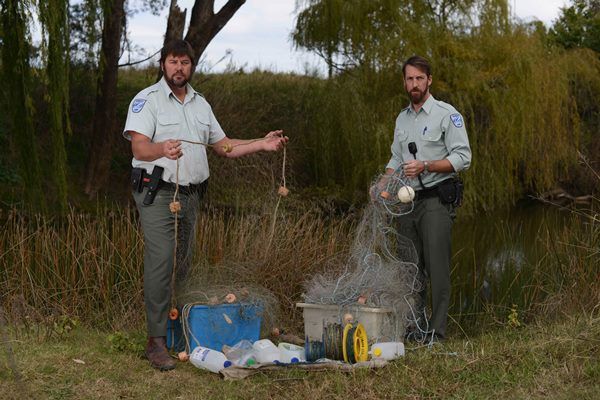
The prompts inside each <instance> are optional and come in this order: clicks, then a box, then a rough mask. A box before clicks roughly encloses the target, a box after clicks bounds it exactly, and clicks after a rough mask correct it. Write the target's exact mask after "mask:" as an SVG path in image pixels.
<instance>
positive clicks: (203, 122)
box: [194, 114, 210, 143]
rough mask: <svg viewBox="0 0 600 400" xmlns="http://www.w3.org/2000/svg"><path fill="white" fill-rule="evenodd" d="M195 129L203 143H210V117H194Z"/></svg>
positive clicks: (199, 115) (198, 115)
mask: <svg viewBox="0 0 600 400" xmlns="http://www.w3.org/2000/svg"><path fill="white" fill-rule="evenodd" d="M194 127H195V130H196V134H197V135H198V138H199V139H200V140H201V141H202V142H204V143H208V138H209V133H210V119H209V118H208V116H207V115H203V114H197V115H196V116H195V117H194Z"/></svg>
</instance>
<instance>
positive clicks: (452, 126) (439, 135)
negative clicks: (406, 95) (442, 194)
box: [386, 95, 471, 190]
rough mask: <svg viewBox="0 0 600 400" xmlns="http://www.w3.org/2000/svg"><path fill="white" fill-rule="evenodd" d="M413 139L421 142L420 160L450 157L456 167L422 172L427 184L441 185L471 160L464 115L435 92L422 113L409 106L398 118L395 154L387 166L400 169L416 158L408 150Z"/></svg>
mask: <svg viewBox="0 0 600 400" xmlns="http://www.w3.org/2000/svg"><path fill="white" fill-rule="evenodd" d="M410 142H415V144H416V145H417V153H416V154H415V156H416V158H417V160H422V161H430V160H443V159H448V161H450V164H452V166H453V167H454V171H455V172H453V173H439V172H430V173H422V174H421V180H422V181H423V184H424V185H425V186H426V187H431V186H435V185H437V184H438V183H440V182H441V181H443V180H444V179H447V178H449V177H451V176H454V175H456V172H460V171H462V170H463V169H466V168H468V167H469V165H470V164H471V148H470V147H469V138H468V137H467V130H466V129H465V123H464V119H463V117H462V115H460V113H459V112H458V111H456V109H455V108H454V107H452V106H451V105H450V104H448V103H444V102H443V101H439V100H436V99H434V98H433V96H432V95H429V98H428V99H427V100H426V101H425V103H424V104H423V107H421V109H420V110H419V112H418V113H417V112H415V110H414V109H413V108H412V106H409V107H407V108H405V109H404V110H402V111H401V112H400V114H399V115H398V117H397V118H396V128H395V130H394V141H393V143H392V158H391V159H390V161H389V163H388V164H387V167H386V168H391V169H393V170H396V169H398V168H400V167H401V166H402V165H403V164H404V163H405V162H407V161H409V160H413V159H414V157H413V155H412V154H411V153H410V151H409V150H408V144H409V143H410ZM408 183H409V184H410V185H411V186H412V187H413V188H414V189H415V190H421V189H422V187H421V185H420V183H419V180H418V179H411V180H410V182H408Z"/></svg>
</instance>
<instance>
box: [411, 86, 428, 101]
mask: <svg viewBox="0 0 600 400" xmlns="http://www.w3.org/2000/svg"><path fill="white" fill-rule="evenodd" d="M428 92H429V86H427V89H425V91H422V90H419V89H413V90H411V91H410V92H409V93H408V95H409V96H410V100H411V103H412V104H421V102H422V101H423V99H424V98H425V96H426V95H427V93H428Z"/></svg>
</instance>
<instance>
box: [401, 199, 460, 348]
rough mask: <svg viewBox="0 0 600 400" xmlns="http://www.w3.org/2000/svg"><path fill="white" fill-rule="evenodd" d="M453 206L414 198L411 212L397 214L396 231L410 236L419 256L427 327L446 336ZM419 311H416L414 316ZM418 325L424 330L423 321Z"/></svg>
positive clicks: (407, 236) (422, 305)
mask: <svg viewBox="0 0 600 400" xmlns="http://www.w3.org/2000/svg"><path fill="white" fill-rule="evenodd" d="M455 215H456V214H455V212H454V206H453V205H451V204H442V202H441V201H440V199H439V198H438V197H437V196H436V197H431V198H426V199H423V200H417V201H415V205H414V209H413V211H412V212H411V213H409V214H406V215H403V216H401V217H399V229H398V232H399V233H400V234H401V235H403V236H405V237H406V238H408V239H410V240H411V241H412V242H413V244H414V246H415V249H416V251H417V254H418V255H419V278H420V280H421V282H422V288H423V289H422V290H421V293H420V294H421V310H424V308H425V306H426V305H427V290H426V288H427V280H428V279H429V281H430V286H431V311H432V313H431V318H430V319H429V324H428V326H427V328H428V329H429V330H430V331H431V330H435V331H434V332H435V334H436V335H438V336H439V337H441V338H444V337H445V335H446V321H447V318H448V307H449V304H450V259H451V257H452V251H451V242H452V238H451V235H452V223H453V221H454V218H455ZM420 314H421V315H422V313H417V315H420ZM419 328H421V329H425V328H426V326H425V325H424V324H420V325H419Z"/></svg>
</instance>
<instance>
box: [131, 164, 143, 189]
mask: <svg viewBox="0 0 600 400" xmlns="http://www.w3.org/2000/svg"><path fill="white" fill-rule="evenodd" d="M145 173H146V170H145V169H144V168H133V169H132V170H131V188H132V189H133V190H134V191H135V192H138V193H141V192H142V190H143V189H144V174H145Z"/></svg>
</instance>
